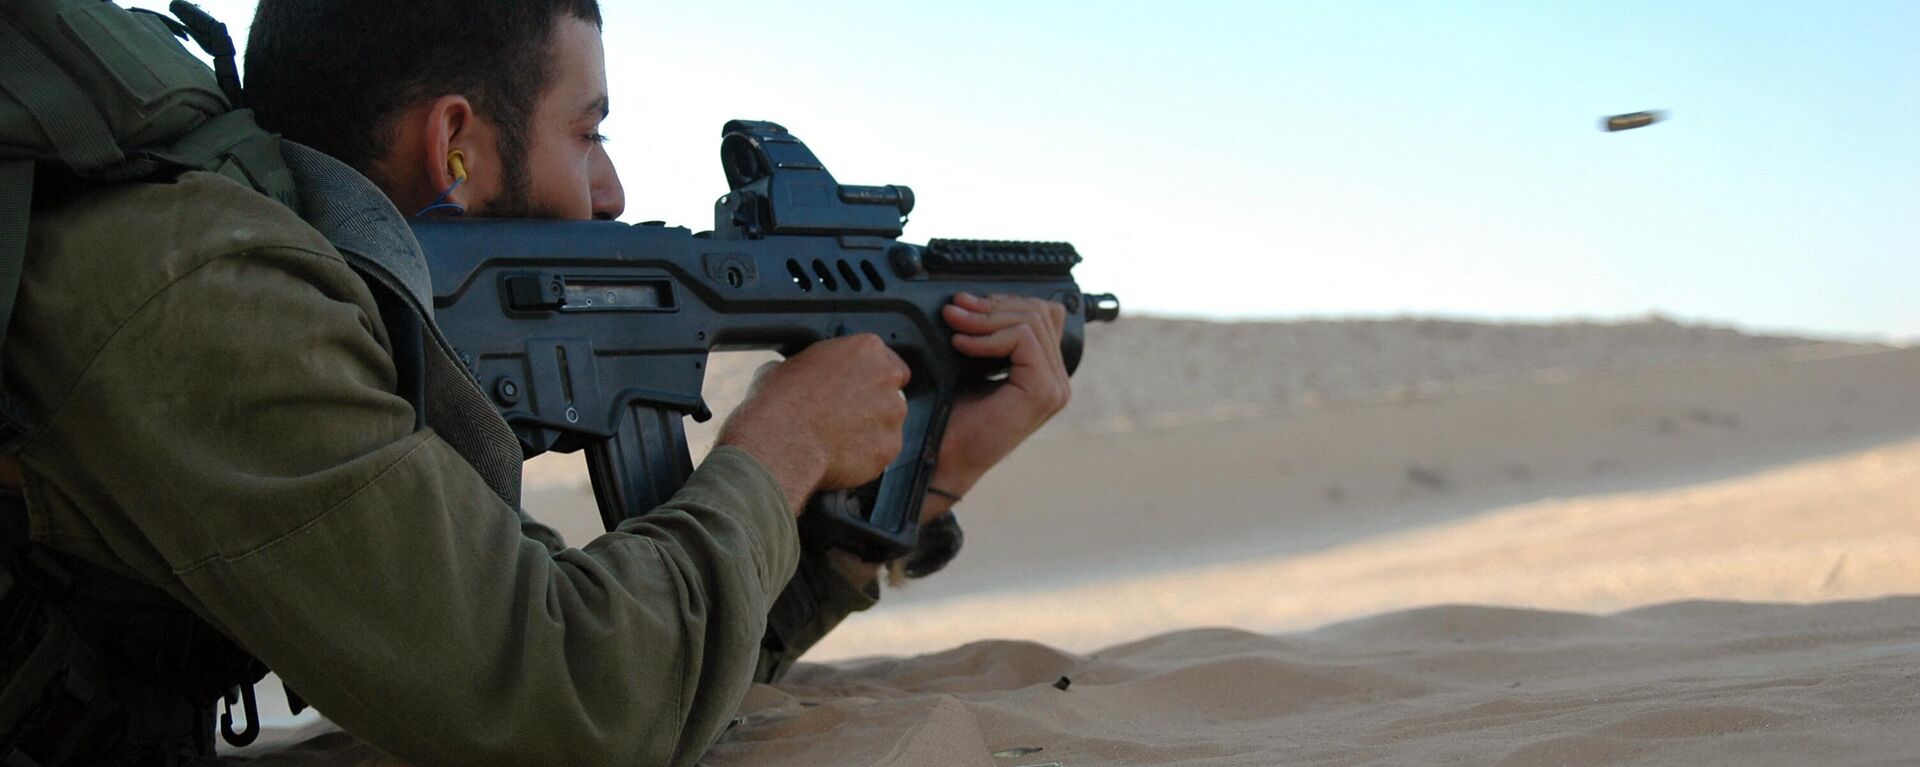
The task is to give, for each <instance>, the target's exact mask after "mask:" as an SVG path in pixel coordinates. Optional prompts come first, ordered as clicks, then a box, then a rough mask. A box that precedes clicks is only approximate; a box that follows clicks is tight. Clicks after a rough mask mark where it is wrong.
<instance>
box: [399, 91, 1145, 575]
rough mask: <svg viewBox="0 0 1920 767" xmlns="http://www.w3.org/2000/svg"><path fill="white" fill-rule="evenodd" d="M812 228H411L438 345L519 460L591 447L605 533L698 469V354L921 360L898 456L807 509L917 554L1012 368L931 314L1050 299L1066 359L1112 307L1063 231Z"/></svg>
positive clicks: (853, 535)
mask: <svg viewBox="0 0 1920 767" xmlns="http://www.w3.org/2000/svg"><path fill="white" fill-rule="evenodd" d="M735 125H747V126H750V127H760V126H770V125H771V124H770V123H744V124H743V123H730V124H729V127H730V128H733V127H734V126H735ZM773 127H775V128H777V126H773ZM763 130H764V129H763ZM780 135H784V131H782V132H781V134H780ZM792 143H794V144H797V143H798V142H797V141H793V142H792ZM801 151H804V147H802V149H801ZM809 157H810V155H809ZM730 170H731V169H730ZM818 170H819V172H820V174H821V175H824V168H819V169H818ZM752 180H753V179H745V178H743V179H741V181H740V183H736V185H735V192H734V193H733V194H730V195H729V196H728V197H725V198H722V199H721V203H720V213H719V215H718V217H719V218H720V219H721V222H722V224H723V225H727V224H732V223H735V222H736V221H737V219H738V218H739V216H738V215H736V214H734V213H732V212H730V211H734V210H736V209H740V208H752V207H754V206H758V207H759V208H760V214H761V215H767V214H777V213H778V210H779V209H778V207H777V205H775V206H774V207H773V208H772V209H771V210H769V209H768V202H767V201H765V200H761V201H756V200H754V199H752V196H753V193H752V191H751V190H746V191H743V190H742V188H741V187H742V186H744V185H745V184H746V182H748V181H752ZM760 180H761V181H766V180H768V179H764V178H763V179H760ZM829 181H830V178H829ZM765 186H766V184H762V185H761V188H764V187H765ZM849 189H853V190H855V192H854V197H855V199H856V201H857V202H856V203H855V204H861V205H867V204H868V203H866V202H865V201H864V200H859V199H858V197H859V195H860V194H864V193H865V192H866V190H873V189H881V190H888V189H899V190H901V192H902V193H904V195H905V196H906V199H907V200H908V201H907V202H906V203H905V204H904V205H902V206H900V207H902V208H903V209H904V208H910V207H911V192H907V191H905V190H904V188H900V187H879V188H875V187H850V188H849ZM840 196H841V197H847V196H848V195H847V194H846V193H842V194H841V195H840ZM788 199H791V196H789V197H788ZM889 204H892V203H889ZM858 212H862V213H865V212H868V211H865V210H861V211H858ZM750 213H751V211H750ZM902 213H904V210H903V211H902ZM899 215H900V214H895V216H894V217H895V219H896V220H897V218H898V216H899ZM809 229H810V231H807V232H804V233H796V234H785V233H779V232H780V231H781V230H780V227H779V226H778V225H777V224H775V223H773V222H766V225H761V226H752V227H742V226H737V225H732V226H725V228H723V229H721V230H719V231H717V232H712V233H710V232H702V233H699V234H695V233H693V232H690V231H688V230H687V229H684V228H680V227H668V226H663V225H657V224H653V225H646V224H643V225H628V224H623V223H617V222H608V221H596V222H546V221H519V220H451V221H421V222H417V223H415V225H414V234H415V235H416V237H418V239H419V240H420V244H421V245H422V247H423V248H424V250H425V251H426V254H427V259H428V262H429V265H430V268H431V271H432V280H433V286H434V297H433V298H434V314H435V320H436V322H437V324H438V325H439V326H440V328H441V330H442V331H443V332H444V333H445V335H446V337H447V340H448V341H449V342H451V343H452V345H453V346H454V348H455V349H456V350H457V351H458V352H459V354H460V356H461V358H462V361H463V362H465V363H466V364H467V365H468V368H469V369H470V370H471V371H472V373H473V374H474V377H475V379H476V380H477V381H478V382H479V384H480V386H481V387H482V389H483V390H484V391H486V392H487V393H488V395H489V396H490V397H491V398H492V400H493V402H494V404H495V406H496V407H497V408H498V409H499V411H500V413H501V414H502V415H503V416H505V418H506V420H507V422H508V424H510V425H511V426H512V427H513V429H514V431H515V433H516V434H517V435H518V436H519V438H520V442H521V446H522V448H523V450H524V451H525V453H526V454H527V456H528V457H532V456H534V455H537V454H539V453H542V452H546V451H549V450H555V451H562V452H571V451H575V450H585V451H586V453H587V467H588V471H589V473H590V474H591V477H592V482H593V488H594V495H595V498H596V501H597V503H598V506H599V509H600V514H601V517H602V521H603V522H605V524H606V526H607V527H608V528H609V529H611V528H613V527H614V526H615V525H617V524H619V523H620V522H621V521H623V520H625V519H628V518H630V517H634V516H637V515H640V514H643V513H645V512H646V511H648V510H649V509H652V508H654V507H655V506H657V505H659V504H660V503H661V502H664V501H665V500H667V499H668V498H669V497H670V496H671V495H672V494H673V493H674V492H675V491H677V490H678V489H679V487H680V486H681V485H682V484H684V483H685V482H686V479H687V476H688V475H689V474H690V473H691V472H692V470H693V465H692V461H691V458H690V456H689V452H688V445H687V438H686V432H685V429H684V426H683V421H682V419H683V418H686V417H694V418H696V419H700V420H705V419H706V418H708V417H710V413H709V412H708V410H707V407H706V404H705V402H704V400H703V398H702V395H701V385H702V382H703V380H704V377H705V375H706V366H707V361H708V355H709V352H711V351H716V350H745V349H767V350H773V351H776V352H779V353H781V354H783V355H791V354H794V353H796V352H798V351H800V350H801V349H804V348H806V347H807V346H808V345H809V344H812V343H814V342H817V341H821V340H824V339H829V338H834V337H838V336H846V335H852V334H859V333H873V334H875V335H877V336H879V337H880V338H881V339H883V340H885V341H886V343H887V344H888V345H889V346H890V347H891V348H892V349H893V350H894V351H896V352H897V353H898V354H899V355H900V357H901V358H902V359H903V360H905V361H906V363H907V364H908V365H909V366H910V367H911V368H912V370H913V377H912V380H911V382H910V383H909V384H908V385H907V388H906V391H905V395H906V399H907V404H908V416H907V422H906V426H905V430H904V433H903V435H902V439H903V443H902V444H903V449H902V451H901V453H900V455H899V456H898V457H896V458H895V459H894V460H893V462H892V463H891V464H890V465H889V466H888V467H887V469H886V471H885V473H884V474H883V475H882V476H881V477H880V478H879V479H878V480H876V481H875V482H874V483H871V484H869V485H868V486H866V487H864V488H861V489H859V490H857V491H841V492H835V493H823V494H820V495H818V496H816V497H815V498H814V499H813V500H812V501H811V502H810V508H809V509H808V514H807V516H808V517H812V518H813V519H812V520H811V521H810V522H811V524H812V528H813V529H814V530H816V531H824V533H816V534H824V535H827V536H829V537H830V538H831V539H832V540H831V541H830V542H831V543H833V544H834V545H839V546H842V547H845V548H848V549H850V550H854V551H856V552H859V553H862V554H863V555H864V556H867V557H869V558H874V559H878V558H882V557H892V556H899V555H902V554H904V553H906V552H909V551H911V549H912V547H913V544H914V539H915V536H916V532H917V526H916V522H917V519H918V517H919V514H920V507H921V503H922V501H923V499H924V497H925V494H926V487H927V480H928V477H929V476H930V475H931V474H932V470H933V467H934V463H935V458H936V454H937V452H938V449H939V447H940V440H941V438H942V436H943V434H944V433H945V430H946V425H947V419H948V417H949V415H950V414H951V413H952V410H953V405H954V403H955V401H956V399H957V398H958V397H960V396H962V395H963V394H965V393H967V392H968V391H971V390H975V389H976V388H977V387H979V386H981V385H983V384H985V383H986V382H987V381H989V380H990V378H992V377H993V376H995V375H996V374H998V373H1000V372H1002V371H1004V369H1005V362H1004V361H991V360H979V359H973V358H969V357H965V356H963V355H960V354H959V353H957V352H956V351H955V350H954V349H953V346H952V343H951V339H952V330H951V329H949V328H948V327H947V326H946V323H945V322H944V321H943V320H942V319H941V318H940V309H941V307H942V306H945V305H946V304H947V303H949V302H951V301H952V299H953V297H954V295H955V294H956V293H959V292H962V291H966V292H970V293H973V294H975V295H989V294H994V293H1003V294H1014V295H1022V296H1033V297H1038V298H1044V299H1047V300H1050V301H1055V302H1058V303H1061V304H1062V305H1064V306H1065V308H1066V309H1067V310H1068V311H1067V313H1066V314H1067V324H1066V329H1065V333H1064V334H1063V337H1062V345H1061V346H1062V348H1061V351H1062V353H1063V354H1064V356H1065V360H1066V363H1067V367H1068V370H1069V371H1071V370H1072V369H1073V368H1074V367H1075V366H1076V365H1077V364H1078V362H1079V360H1080V355H1081V351H1082V348H1083V342H1084V338H1085V323H1086V321H1087V319H1088V317H1090V316H1091V317H1093V318H1095V319H1108V318H1110V317H1111V316H1112V315H1113V314H1115V313H1117V303H1116V302H1115V299H1113V298H1112V297H1111V296H1100V295H1093V296H1089V295H1087V294H1084V293H1082V292H1081V291H1080V288H1079V286H1078V285H1077V284H1075V282H1074V281H1073V277H1072V275H1071V272H1070V270H1071V267H1072V266H1073V264H1074V263H1076V262H1077V261H1078V260H1079V257H1078V256H1077V255H1075V254H1074V253H1073V250H1072V248H1071V246H1067V245H1064V244H1060V243H1012V242H985V241H941V240H934V241H931V242H930V243H928V244H927V245H924V246H923V245H914V244H909V243H903V242H900V241H899V240H897V239H894V238H893V237H891V236H886V235H887V232H886V231H885V229H884V228H883V229H882V230H881V231H879V232H877V233H875V232H872V231H866V232H861V230H859V229H857V228H854V227H845V228H842V229H838V230H836V229H835V228H833V227H831V226H827V227H810V228H809ZM845 229H855V233H848V232H847V231H845ZM893 233H894V234H897V233H898V224H897V223H895V224H894V226H893ZM803 519H804V518H803Z"/></svg>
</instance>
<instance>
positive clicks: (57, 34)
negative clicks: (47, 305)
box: [0, 0, 295, 442]
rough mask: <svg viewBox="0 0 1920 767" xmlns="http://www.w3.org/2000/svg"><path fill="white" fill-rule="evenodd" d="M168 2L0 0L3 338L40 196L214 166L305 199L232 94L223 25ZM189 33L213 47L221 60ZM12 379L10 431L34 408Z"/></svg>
mask: <svg viewBox="0 0 1920 767" xmlns="http://www.w3.org/2000/svg"><path fill="white" fill-rule="evenodd" d="M169 9H170V10H171V11H172V12H173V13H174V15H175V16H177V17H179V18H178V19H175V18H169V17H167V16H164V15H162V14H159V13H154V12H151V11H144V10H128V9H125V8H121V7H119V6H117V5H114V4H113V3H111V2H108V1H107V0H5V2H0V342H3V341H4V339H5V338H6V331H7V326H8V324H9V321H10V320H11V318H12V316H13V307H14V300H15V297H16V295H17V294H18V291H19V286H20V272H21V266H22V261H23V259H24V257H25V254H26V248H27V221H28V217H29V215H30V212H31V210H32V208H33V205H34V203H35V201H36V199H45V198H47V197H50V196H52V195H54V194H57V193H60V192H64V191H67V190H72V189H75V188H80V187H85V186H89V185H99V184H113V183H121V182H129V181H142V180H156V179H166V178H171V177H172V176H174V175H177V174H179V173H181V172H184V171H188V170H205V171H212V172H215V173H220V174H222V175H225V176H228V177H230V178H232V179H234V180H235V181H239V182H240V183H243V184H246V185H248V186H251V187H253V188H255V189H257V190H259V191H261V192H262V193H264V194H266V195H268V196H270V197H273V198H275V199H277V200H279V201H280V202H282V203H284V204H286V205H287V206H288V207H290V208H291V207H293V206H294V203H295V199H294V191H293V189H294V186H293V179H292V176H291V175H290V174H289V173H288V172H287V168H286V165H285V163H284V161H283V160H282V159H281V157H280V143H279V138H278V137H277V136H274V135H273V134H270V133H267V132H266V131H264V130H262V129H261V128H260V127H259V126H258V125H256V124H254V121H253V114H252V113H251V112H248V111H247V110H244V109H236V108H235V107H236V105H237V103H238V102H239V100H240V76H239V70H238V67H237V66H236V65H235V63H234V48H233V41H232V39H231V38H229V37H228V36H227V30H226V25H224V24H221V23H220V22H218V21H215V20H214V19H213V17H211V16H209V15H207V13H206V12H205V11H202V10H200V8H199V7H198V6H196V5H194V4H192V3H189V2H186V1H185V0H174V2H173V4H172V5H171V6H170V8H169ZM176 38H178V39H176ZM182 39H192V40H194V41H195V42H196V43H198V44H199V45H200V47H201V48H202V49H204V50H205V51H206V52H207V53H208V54H209V55H211V56H213V57H214V59H215V64H214V68H213V69H209V68H208V67H207V65H206V64H205V63H203V62H202V61H201V60H200V59H198V58H195V57H194V56H193V54H191V53H188V52H187V49H186V48H185V47H183V46H181V44H180V40H182ZM36 191H37V192H38V194H36ZM4 391H5V381H4V380H0V431H10V433H4V434H0V442H12V441H13V440H14V439H16V438H17V437H19V436H20V434H21V433H23V432H25V431H26V430H27V429H28V428H29V427H30V419H29V417H28V415H27V414H26V413H24V412H21V411H20V409H19V408H18V407H16V406H15V405H14V403H13V402H12V401H11V399H10V398H7V397H6V396H5V394H4Z"/></svg>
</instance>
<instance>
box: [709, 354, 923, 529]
mask: <svg viewBox="0 0 1920 767" xmlns="http://www.w3.org/2000/svg"><path fill="white" fill-rule="evenodd" d="M911 375H912V370H911V369H910V368H908V367H907V363H906V362H904V361H902V360H901V359H900V357H899V355H897V354H894V353H893V350H892V349H889V348H887V344H886V342H885V341H882V340H880V337H879V336H876V335H872V334H863V335H857V336H848V337H845V338H835V339H830V340H827V341H821V342H819V343H816V344H814V345H812V346H809V347H807V348H806V350H804V351H802V352H800V353H799V354H795V355H793V356H792V357H789V358H788V359H786V360H785V361H783V362H781V363H779V364H777V365H774V366H772V368H771V369H770V370H768V371H766V372H765V373H764V374H762V375H761V376H760V378H759V379H758V380H757V381H756V382H755V383H754V386H753V389H752V391H750V392H749V393H748V394H747V399H746V401H745V402H743V403H741V405H740V407H739V408H738V409H736V410H734V412H733V415H732V416H731V417H730V418H728V419H727V423H726V425H725V426H723V427H722V428H721V429H720V438H719V444H722V445H733V446H736V447H739V448H741V449H744V450H746V451H747V452H749V453H752V454H753V456H754V457H755V458H758V459H759V460H760V462H761V463H763V464H766V466H767V468H768V469H770V470H771V471H772V472H773V474H774V476H775V477H776V478H778V479H779V480H780V485H781V489H782V490H785V491H786V493H787V500H788V501H789V502H790V503H791V504H792V506H793V510H794V513H796V514H797V513H799V511H800V510H801V509H802V508H804V507H805V505H806V500H807V497H808V496H810V495H812V494H813V493H814V492H816V491H819V490H839V489H844V488H850V487H859V486H860V485H863V484H866V483H867V482H870V481H872V480H873V479H874V478H875V477H878V476H880V472H881V471H883V470H885V469H886V467H887V464H888V463H890V462H892V461H893V459H894V457H895V456H897V455H899V454H900V435H901V430H902V427H903V426H904V424H905V423H906V419H907V402H906V399H905V398H904V397H902V396H901V389H902V388H904V387H905V386H906V385H907V379H908V378H909V377H910V376H911Z"/></svg>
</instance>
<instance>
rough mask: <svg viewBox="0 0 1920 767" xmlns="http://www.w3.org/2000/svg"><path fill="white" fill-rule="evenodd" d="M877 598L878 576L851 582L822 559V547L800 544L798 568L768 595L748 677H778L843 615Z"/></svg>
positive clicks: (824, 556)
mask: <svg viewBox="0 0 1920 767" xmlns="http://www.w3.org/2000/svg"><path fill="white" fill-rule="evenodd" d="M879 600H880V583H879V581H878V580H875V581H872V582H869V583H867V584H866V585H865V586H864V587H862V586H857V585H854V582H853V581H852V580H851V579H849V578H848V577H847V575H846V573H843V572H841V571H840V569H839V568H837V567H835V566H834V565H833V561H832V560H831V559H829V558H828V556H827V552H825V551H821V550H819V549H815V548H812V547H805V546H803V547H802V548H801V552H800V569H799V570H798V571H797V572H795V573H794V574H793V580H790V581H788V582H787V588H786V590H784V591H782V592H780V597H779V599H776V600H774V603H773V611H772V612H771V613H769V614H768V615H767V638H766V641H765V642H764V643H763V644H762V645H761V648H760V662H759V664H758V665H757V666H756V667H755V668H754V672H753V681H756V682H778V681H780V680H781V679H782V678H783V677H785V676H786V675H787V672H788V671H791V670H793V664H794V663H797V662H798V661H799V660H800V656H801V655H803V654H805V653H806V651H807V650H809V649H811V648H812V647H813V646H814V645H815V644H816V643H818V642H819V641H820V640H821V638H823V637H825V636H826V635H827V632H829V631H832V630H833V629H834V627H835V626H838V625H840V621H842V620H845V619H846V617H847V616H848V615H851V614H853V613H856V612H860V611H862V610H865V609H867V608H869V607H872V606H873V605H874V604H875V603H876V602H878V601H879Z"/></svg>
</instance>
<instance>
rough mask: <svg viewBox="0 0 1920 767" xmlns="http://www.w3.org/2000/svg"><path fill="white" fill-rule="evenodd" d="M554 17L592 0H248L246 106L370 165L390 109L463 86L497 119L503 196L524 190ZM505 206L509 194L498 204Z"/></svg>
mask: <svg viewBox="0 0 1920 767" xmlns="http://www.w3.org/2000/svg"><path fill="white" fill-rule="evenodd" d="M566 16H571V17H574V18H578V19H581V20H583V21H587V22H590V23H592V24H593V25H594V26H596V27H598V26H600V23H601V22H600V4H599V2H598V0H407V1H406V2H398V3H396V2H393V0H260V6H259V9H258V10H257V11H255V13H254V17H253V29H252V31H251V32H250V33H248V37H247V67H246V106H248V107H250V108H252V109H253V111H254V116H255V118H256V119H257V120H259V122H260V125H261V126H262V127H264V128H266V129H267V130H270V131H274V132H276V133H280V134H282V135H284V136H286V137H287V138H289V139H292V140H294V141H298V142H300V143H302V144H306V145H308V146H311V147H313V148H315V149H318V150H320V151H322V152H326V153H327V154H330V155H332V156H334V157H336V158H338V159H340V160H341V161H343V162H345V163H347V164H348V165H352V166H353V167H354V168H356V169H358V170H359V171H360V172H362V173H370V172H371V171H372V169H373V164H374V162H375V161H377V160H379V159H380V158H381V157H383V156H385V155H386V153H387V148H388V145H389V144H391V143H392V140H393V133H394V124H393V120H394V117H395V116H396V115H397V114H398V113H399V111H400V110H402V109H404V108H406V107H407V106H409V105H411V104H414V103H417V102H419V101H420V100H423V99H432V98H438V97H440V96H443V95H447V94H459V95H463V96H466V97H467V99H468V100H469V101H471V102H473V108H474V111H475V112H476V113H478V114H480V115H481V116H483V117H485V118H487V120H488V121H490V122H492V123H494V124H495V125H496V126H497V127H498V128H499V134H500V141H499V144H500V146H499V147H498V149H499V151H500V154H501V156H502V157H506V158H514V159H513V160H510V161H509V162H508V163H507V164H506V167H505V168H503V169H502V170H503V173H504V174H505V184H504V186H505V187H506V194H507V196H508V197H513V196H515V194H516V193H518V194H520V195H524V194H525V190H526V187H527V183H528V178H527V174H526V166H525V164H524V163H521V162H518V161H517V160H518V158H522V157H525V156H526V154H527V150H528V131H529V124H530V122H531V120H532V118H533V110H534V106H535V105H536V104H537V103H538V101H539V98H540V92H541V90H542V89H543V88H545V87H546V83H547V78H548V72H547V69H548V66H547V58H548V55H549V53H548V44H549V43H550V42H551V40H552V38H553V33H554V28H555V27H556V26H557V25H558V24H559V22H560V20H561V19H562V18H564V17H566ZM509 205H511V203H509Z"/></svg>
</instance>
